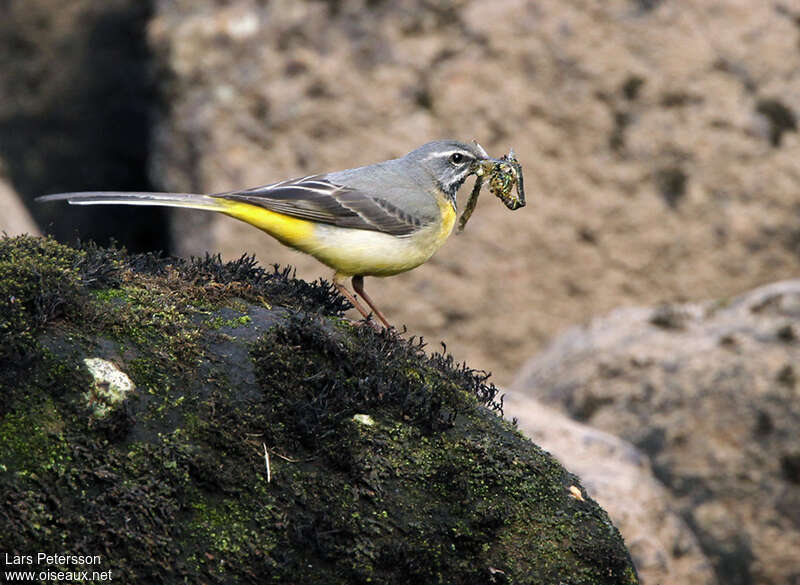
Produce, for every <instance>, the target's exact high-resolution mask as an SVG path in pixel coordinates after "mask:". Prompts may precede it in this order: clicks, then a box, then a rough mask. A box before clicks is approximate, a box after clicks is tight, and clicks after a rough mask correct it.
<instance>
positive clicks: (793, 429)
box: [513, 280, 800, 585]
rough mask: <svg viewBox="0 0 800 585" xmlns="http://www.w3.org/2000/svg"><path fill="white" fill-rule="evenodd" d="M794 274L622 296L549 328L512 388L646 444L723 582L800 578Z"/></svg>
mask: <svg viewBox="0 0 800 585" xmlns="http://www.w3.org/2000/svg"><path fill="white" fill-rule="evenodd" d="M799 331H800V281H798V280H792V281H785V282H779V283H775V284H771V285H767V286H764V287H761V288H758V289H755V290H753V291H751V292H748V293H746V294H744V295H742V296H739V297H737V298H733V299H723V300H720V301H717V302H707V303H696V304H683V305H663V306H660V307H656V308H626V309H620V310H617V311H615V312H613V313H611V314H610V315H608V316H606V317H601V318H598V319H595V320H593V321H592V322H590V323H589V324H587V325H585V326H581V327H576V328H573V329H572V330H570V331H568V332H566V333H564V334H563V335H562V336H560V337H559V338H557V339H556V340H555V341H554V342H553V344H552V345H551V346H550V347H549V348H548V349H546V350H545V351H544V352H543V353H541V354H540V355H538V356H536V357H535V358H533V359H532V360H531V361H530V362H529V363H528V364H527V365H526V366H525V368H524V369H523V372H522V373H521V374H520V377H519V379H518V381H517V382H516V383H515V384H514V386H513V389H514V390H515V391H517V392H520V393H524V394H526V395H529V396H535V397H536V398H537V399H538V400H541V401H543V402H545V403H546V404H550V405H554V406H557V407H558V408H560V409H561V410H563V411H564V412H565V413H567V414H568V415H570V416H572V417H573V418H576V419H578V420H580V421H582V422H585V423H587V424H590V425H592V426H595V427H597V428H599V429H602V430H604V431H606V432H609V433H613V434H615V435H618V436H620V437H622V438H624V439H626V440H628V441H630V442H632V443H633V444H634V445H635V446H636V447H637V448H638V449H640V450H641V451H643V452H644V453H646V454H647V456H648V457H649V458H650V460H651V464H652V467H653V471H654V473H655V475H656V477H657V478H658V479H659V480H660V481H661V482H662V483H663V484H664V485H665V486H666V488H667V491H668V494H669V504H670V506H672V507H674V508H675V509H677V510H679V512H680V514H681V516H682V517H683V519H684V520H685V521H686V522H687V524H688V525H689V526H690V527H691V528H692V530H693V531H694V532H695V534H696V535H697V537H698V539H699V541H700V544H701V547H702V549H703V552H704V553H705V554H706V555H707V556H708V557H709V559H710V560H711V562H712V563H713V565H714V568H715V572H716V574H717V578H718V580H719V582H720V583H726V584H733V585H739V584H743V585H744V584H750V583H764V584H776V585H777V584H784V583H796V582H798V579H800V557H798V555H797V551H798V550H800V521H799V519H800V517H798V510H800V473H798V469H800V464H798V462H800V435H798V433H797V429H798V428H800V400H798V398H799V397H800V391H799V390H798V380H797V369H798V363H800V341H798V335H799V334H798V332H799Z"/></svg>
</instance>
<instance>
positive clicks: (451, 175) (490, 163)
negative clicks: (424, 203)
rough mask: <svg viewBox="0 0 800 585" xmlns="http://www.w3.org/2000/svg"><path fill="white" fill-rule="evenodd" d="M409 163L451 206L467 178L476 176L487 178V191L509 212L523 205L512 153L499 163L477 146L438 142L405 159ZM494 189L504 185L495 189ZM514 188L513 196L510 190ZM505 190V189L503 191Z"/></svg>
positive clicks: (520, 173) (422, 147) (520, 168)
mask: <svg viewBox="0 0 800 585" xmlns="http://www.w3.org/2000/svg"><path fill="white" fill-rule="evenodd" d="M406 158H407V159H409V161H410V162H412V163H414V164H417V165H419V166H420V167H422V168H423V169H424V170H425V171H426V174H428V176H430V177H431V178H433V179H434V180H435V181H436V183H437V186H438V187H439V188H440V189H441V190H442V191H443V192H444V193H445V194H447V196H448V197H450V199H451V200H452V201H453V202H455V200H456V193H457V192H458V189H459V188H460V187H461V185H463V184H464V181H466V180H467V177H469V176H470V175H477V176H478V177H479V179H481V180H482V178H483V177H484V176H486V177H489V178H490V187H491V188H492V192H493V193H495V195H497V196H498V197H499V198H500V199H501V200H502V201H503V203H505V204H506V206H507V207H508V208H509V209H518V208H519V207H523V206H524V205H525V195H524V192H523V191H522V167H521V166H520V165H519V163H518V162H517V161H516V159H515V158H514V157H513V151H512V152H511V153H509V155H508V156H505V157H503V158H500V159H496V158H491V157H490V156H489V155H488V153H487V152H486V151H485V150H484V149H483V147H482V146H481V145H480V144H478V143H477V142H475V141H473V142H472V143H465V142H458V141H456V140H439V141H437V142H429V143H428V144H425V145H423V146H420V147H419V148H417V149H416V150H414V151H412V152H410V153H409V154H408V155H406ZM495 185H504V187H502V188H498V189H495ZM515 185H516V187H517V194H516V196H514V195H512V194H511V189H512V188H513V187H514V186H515ZM506 187H507V188H506Z"/></svg>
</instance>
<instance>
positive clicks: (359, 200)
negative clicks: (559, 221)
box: [37, 140, 525, 328]
mask: <svg viewBox="0 0 800 585" xmlns="http://www.w3.org/2000/svg"><path fill="white" fill-rule="evenodd" d="M509 162H511V163H513V164H511V165H509V164H508V163H509ZM512 167H513V168H512ZM470 175H477V177H478V178H477V179H476V187H475V189H474V191H473V197H472V199H471V200H470V205H469V207H470V211H471V207H474V201H473V199H474V198H476V197H477V193H478V192H479V191H480V185H481V182H482V179H483V176H484V175H487V176H491V177H492V179H493V180H492V184H504V185H506V187H505V188H504V189H505V191H504V192H503V193H498V192H495V194H496V195H498V197H500V198H501V199H503V201H504V203H505V204H506V206H507V207H509V208H510V209H517V208H518V207H522V206H524V205H525V199H524V193H523V192H522V174H521V167H520V165H519V163H517V162H516V159H514V157H513V151H512V152H511V153H510V154H509V156H508V157H503V158H502V159H493V158H490V157H489V155H488V154H487V153H486V151H485V150H484V149H483V148H482V147H481V146H480V145H479V144H478V143H477V142H473V143H472V144H465V143H462V142H457V141H455V140H441V141H438V142H430V143H428V144H425V145H423V146H421V147H419V148H417V149H416V150H414V151H412V152H410V153H408V154H407V155H405V156H404V157H402V158H397V159H393V160H387V161H384V162H380V163H376V164H373V165H369V166H365V167H359V168H355V169H347V170H345V171H337V172H333V173H328V174H324V175H310V176H307V177H302V178H299V179H289V180H287V181H281V182H280V183H273V184H271V185H265V186H263V187H254V188H252V189H243V190H240V191H231V192H229V193H216V194H213V195H200V194H191V193H136V192H114V191H93V192H82V193H58V194H56V195H45V196H44V197H38V198H37V200H38V201H61V200H66V201H68V202H69V203H72V204H75V205H103V204H115V205H160V206H167V207H187V208H191V209H205V210H209V211H218V212H220V213H224V214H225V215H229V216H231V217H235V218H236V219H239V220H242V221H244V222H246V223H249V224H250V225H253V226H255V227H257V228H259V229H261V230H263V231H265V232H267V233H268V234H269V235H271V236H272V237H274V238H276V239H277V240H278V241H279V242H281V243H282V244H284V245H286V246H289V247H291V248H294V249H296V250H300V251H301V252H305V253H306V254H310V255H311V256H313V257H314V258H316V259H317V260H319V261H320V262H322V263H323V264H326V265H328V266H330V267H331V268H333V269H334V271H335V272H334V275H333V284H334V286H335V287H336V288H337V289H338V290H339V291H340V292H341V293H342V294H343V295H344V296H345V297H346V298H347V300H348V301H350V302H351V303H352V304H353V306H354V307H355V308H356V309H357V310H358V311H359V312H360V313H361V314H362V315H363V316H364V317H365V318H368V317H369V313H368V312H367V311H366V310H365V309H364V307H363V306H362V305H361V303H359V302H358V300H357V299H356V298H355V297H354V296H353V295H352V294H350V292H349V291H348V290H347V289H346V288H345V286H344V284H343V283H342V280H343V279H345V278H347V277H352V283H353V290H355V292H356V293H357V294H358V295H361V297H362V298H363V299H364V300H365V301H366V303H367V304H368V305H369V307H370V308H371V309H372V310H373V311H374V313H375V315H376V316H377V317H378V319H380V320H381V322H382V323H383V324H384V325H385V326H386V328H389V327H390V325H389V322H388V321H387V320H386V318H385V317H384V316H383V314H382V313H381V312H380V311H379V310H378V308H377V307H376V306H375V304H374V303H373V302H372V299H370V298H369V296H368V295H367V293H366V292H364V277H365V276H390V275H393V274H398V273H400V272H405V271H406V270H411V269H412V268H416V267H417V266H419V265H420V264H422V263H423V262H425V261H427V260H428V259H429V258H430V257H431V256H432V255H433V253H434V252H435V251H436V250H438V249H439V247H440V246H441V245H442V244H443V243H444V241H445V240H446V239H447V237H448V236H449V235H450V233H451V232H452V230H453V225H454V224H455V220H456V193H457V192H458V189H459V187H461V185H462V184H463V183H464V181H465V180H466V179H467V177H468V176H470ZM509 181H510V183H511V184H512V185H513V184H516V185H517V193H518V196H516V197H513V196H510V195H509V194H508V192H510V186H508V183H509ZM493 190H494V189H493ZM465 215H466V214H465ZM465 219H466V218H465V217H462V225H463V223H464V220H465Z"/></svg>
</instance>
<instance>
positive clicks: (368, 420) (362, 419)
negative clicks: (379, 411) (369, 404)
mask: <svg viewBox="0 0 800 585" xmlns="http://www.w3.org/2000/svg"><path fill="white" fill-rule="evenodd" d="M353 420H354V421H355V422H357V423H360V424H362V425H366V426H368V427H371V426H372V425H374V424H375V420H374V419H373V418H372V417H371V416H370V415H368V414H354V415H353Z"/></svg>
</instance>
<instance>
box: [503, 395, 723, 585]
mask: <svg viewBox="0 0 800 585" xmlns="http://www.w3.org/2000/svg"><path fill="white" fill-rule="evenodd" d="M503 398H504V400H503V410H504V412H505V415H506V417H508V418H512V417H513V419H515V420H516V424H517V428H518V429H519V430H520V431H522V432H523V433H524V434H525V435H526V436H528V437H530V438H531V439H532V440H533V441H534V442H535V443H536V444H537V445H539V446H540V447H542V449H545V450H546V451H549V452H550V453H551V454H552V455H554V456H555V457H556V458H557V459H558V460H559V461H560V462H561V463H562V464H563V465H564V467H566V468H567V469H569V470H570V471H571V472H572V473H574V474H575V475H577V476H578V477H580V478H581V482H582V483H583V485H584V487H585V488H586V492H587V493H588V494H589V495H590V496H591V497H592V498H593V499H595V500H596V501H597V502H598V503H599V504H600V505H601V506H602V507H603V508H604V509H605V510H606V511H607V512H608V515H609V517H610V518H611V519H612V521H613V522H614V525H615V526H617V527H618V528H619V531H620V534H622V537H623V538H624V539H625V544H626V545H627V546H628V550H629V551H630V552H631V557H632V558H633V563H634V565H635V566H636V570H637V571H638V573H639V579H640V581H641V583H642V584H643V585H647V584H650V585H657V584H664V585H667V584H672V583H675V584H677V583H692V584H693V585H716V584H717V579H716V576H715V575H714V571H713V569H712V567H711V563H710V562H709V561H708V559H707V558H706V556H705V555H704V554H703V552H702V550H701V549H700V545H699V544H698V542H697V538H696V537H695V535H694V533H693V532H692V531H691V530H690V529H689V527H688V526H687V525H686V522H684V521H683V519H682V518H681V517H680V515H679V514H678V512H677V510H675V509H674V508H673V507H672V505H671V504H670V502H669V495H668V494H667V493H666V490H665V488H664V486H663V485H662V484H661V482H659V481H658V480H657V479H656V478H655V477H654V476H653V472H652V469H651V468H650V462H649V459H648V458H647V456H646V455H644V454H643V453H641V452H640V451H639V450H638V449H637V448H636V447H634V446H633V445H631V444H630V443H629V442H627V441H624V440H622V439H620V438H619V437H617V436H615V435H612V434H609V433H606V432H603V431H601V430H598V429H595V428H593V427H590V426H589V425H585V424H582V423H579V422H577V421H575V420H573V419H571V418H569V417H568V416H566V415H565V414H563V413H561V412H559V411H558V410H556V409H555V408H552V407H550V406H547V405H546V404H544V403H542V402H540V401H538V400H534V399H532V398H530V397H528V396H525V395H523V394H519V393H516V392H510V393H507V394H504V396H503Z"/></svg>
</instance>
